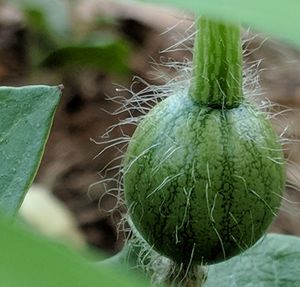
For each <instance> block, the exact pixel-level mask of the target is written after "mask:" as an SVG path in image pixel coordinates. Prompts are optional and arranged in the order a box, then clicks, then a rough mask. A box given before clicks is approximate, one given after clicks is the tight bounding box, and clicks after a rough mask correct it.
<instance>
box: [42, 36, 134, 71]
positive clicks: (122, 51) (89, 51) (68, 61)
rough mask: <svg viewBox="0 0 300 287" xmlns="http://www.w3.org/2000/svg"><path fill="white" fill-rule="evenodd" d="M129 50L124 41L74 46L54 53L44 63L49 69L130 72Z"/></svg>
mask: <svg viewBox="0 0 300 287" xmlns="http://www.w3.org/2000/svg"><path fill="white" fill-rule="evenodd" d="M128 56H129V49H128V46H127V44H126V43H125V42H123V41H108V42H106V41H104V42H103V43H99V44H97V45H95V44H93V45H89V44H88V45H84V44H83V45H82V44H81V45H72V46H68V47H63V48H60V49H57V50H56V51H54V52H52V53H51V54H50V55H49V56H48V57H47V58H46V59H45V60H44V61H43V62H42V66H43V67H47V68H61V67H65V66H92V67H96V68H100V69H103V70H105V71H107V72H115V73H119V74H124V73H126V72H127V71H128V64H127V63H128Z"/></svg>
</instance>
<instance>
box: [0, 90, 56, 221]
mask: <svg viewBox="0 0 300 287" xmlns="http://www.w3.org/2000/svg"><path fill="white" fill-rule="evenodd" d="M60 95H61V88H60V87H48V86H28V87H21V88H11V87H0V111H1V113H0V163H1V164H0V209H1V212H4V213H5V214H6V215H7V216H12V215H14V214H15V213H16V212H17V211H18V209H19V207H20V205H21V203H22V201H23V199H24V196H25V193H26V192H27V190H28V188H29V186H30V184H31V182H32V180H33V178H34V176H35V173H36V171H37V168H38V166H39V163H40V160H41V156H42V154H43V151H44V147H45V143H46V141H47V138H48V135H49V131H50V127H51V125H52V120H53V116H54V112H55V109H56V106H57V105H58V102H59V99H60Z"/></svg>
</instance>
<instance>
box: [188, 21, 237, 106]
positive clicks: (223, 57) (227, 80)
mask: <svg viewBox="0 0 300 287" xmlns="http://www.w3.org/2000/svg"><path fill="white" fill-rule="evenodd" d="M196 28H197V29H198V31H197V34H196V39H195V47H194V59H193V62H194V69H193V78H192V81H191V86H190V91H189V93H190V95H191V97H192V98H193V99H194V100H195V101H196V102H197V103H199V104H202V105H208V106H211V107H214V108H233V107H236V106H238V105H239V104H240V103H241V102H242V101H243V92H242V48H241V40H240V29H239V27H238V26H234V25H230V24H224V23H223V22H218V21H211V20H208V19H207V18H205V17H201V18H199V20H198V22H197V27H196Z"/></svg>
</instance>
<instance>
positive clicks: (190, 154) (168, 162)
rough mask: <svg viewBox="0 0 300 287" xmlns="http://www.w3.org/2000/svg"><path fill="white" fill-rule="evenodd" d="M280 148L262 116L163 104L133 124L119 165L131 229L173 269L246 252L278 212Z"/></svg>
mask: <svg viewBox="0 0 300 287" xmlns="http://www.w3.org/2000/svg"><path fill="white" fill-rule="evenodd" d="M283 185H284V164H283V154H282V150H281V147H280V145H279V143H278V140H277V137H276V134H275V133H274V131H273V129H272V127H271V125H270V123H269V122H268V121H267V120H266V119H265V116H264V114H263V113H262V112H260V111H258V110H256V109H255V108H253V107H252V106H251V105H249V104H241V105H240V106H238V107H236V108H232V109H225V110H223V109H213V108H209V107H205V106H200V105H199V104H198V103H195V102H194V101H193V100H192V99H191V98H190V97H189V96H188V95H183V94H179V95H174V96H170V97H169V98H167V99H166V100H164V101H163V102H161V103H160V104H158V105H157V106H156V107H155V108H154V109H153V110H152V111H151V112H150V113H149V114H148V115H147V116H146V117H145V118H144V119H143V121H142V122H141V123H140V125H139V126H138V128H137V129H136V131H135V133H134V135H133V137H132V140H131V142H130V144H129V147H128V150H127V154H126V158H125V161H124V189H125V198H126V202H127V206H128V207H129V214H130V217H131V220H132V222H133V224H134V226H135V228H136V229H137V230H138V231H139V232H140V234H141V235H142V236H143V237H144V239H145V240H146V241H147V242H148V243H149V244H150V246H153V248H154V249H155V250H157V251H158V252H159V253H161V254H163V255H165V256H167V257H169V258H171V259H172V260H174V261H175V262H186V263H187V262H189V261H190V260H191V258H192V261H193V262H197V263H201V262H205V263H212V262H217V261H219V260H223V259H224V258H229V257H232V256H233V255H236V254H238V253H240V252H241V251H242V250H243V249H246V248H248V247H250V246H251V245H253V244H254V243H255V242H256V241H257V240H258V239H259V238H260V237H261V236H262V235H263V233H264V232H265V231H266V229H267V228H268V226H269V224H270V223H271V221H272V219H273V217H274V213H276V212H277V210H278V208H279V206H280V201H281V194H282V190H283Z"/></svg>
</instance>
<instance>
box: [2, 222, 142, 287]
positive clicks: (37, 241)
mask: <svg viewBox="0 0 300 287" xmlns="http://www.w3.org/2000/svg"><path fill="white" fill-rule="evenodd" d="M0 230H1V236H0V254H1V256H0V278H1V286H7V287H8V286H9V287H20V286H30V287H41V286H43V287H96V286H105V287H117V286H120V287H145V286H148V285H147V284H146V283H145V282H144V281H143V280H142V279H141V278H137V277H135V276H134V275H133V274H131V273H129V272H127V271H126V272H125V271H124V270H122V269H121V268H120V267H119V266H113V267H105V266H101V267H98V268H96V266H93V265H92V264H90V263H89V262H87V261H86V260H85V259H83V258H82V257H81V256H79V255H78V254H76V253H74V252H72V251H70V250H68V249H66V248H65V247H63V246H61V245H58V244H54V243H51V242H49V241H46V240H45V239H42V238H39V237H37V236H34V235H32V234H30V233H28V232H25V231H24V230H20V229H17V228H16V227H12V226H9V225H7V224H6V223H3V222H2V221H0Z"/></svg>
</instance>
